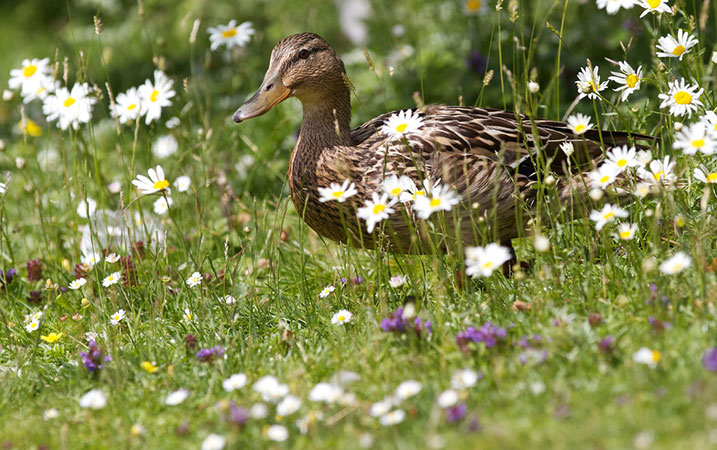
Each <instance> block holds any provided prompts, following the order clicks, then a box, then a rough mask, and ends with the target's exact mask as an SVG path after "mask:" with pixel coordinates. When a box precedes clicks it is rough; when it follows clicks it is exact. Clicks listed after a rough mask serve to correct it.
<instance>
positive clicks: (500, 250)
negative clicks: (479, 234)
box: [466, 243, 512, 277]
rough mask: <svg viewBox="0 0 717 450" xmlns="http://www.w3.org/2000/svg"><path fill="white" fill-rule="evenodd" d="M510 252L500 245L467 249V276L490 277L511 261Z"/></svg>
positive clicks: (494, 244)
mask: <svg viewBox="0 0 717 450" xmlns="http://www.w3.org/2000/svg"><path fill="white" fill-rule="evenodd" d="M511 256H512V255H511V253H510V250H509V249H508V248H507V247H503V246H502V245H500V244H496V243H493V244H488V245H487V246H485V247H466V275H468V276H471V277H474V276H476V275H480V276H483V277H489V276H491V275H492V274H493V271H494V270H496V269H498V268H499V267H500V266H502V265H503V263H505V262H506V261H510V258H511Z"/></svg>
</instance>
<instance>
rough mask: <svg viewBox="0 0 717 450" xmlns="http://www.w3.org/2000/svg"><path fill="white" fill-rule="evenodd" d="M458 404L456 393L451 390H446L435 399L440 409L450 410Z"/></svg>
mask: <svg viewBox="0 0 717 450" xmlns="http://www.w3.org/2000/svg"><path fill="white" fill-rule="evenodd" d="M456 403H458V392H456V391H454V390H453V389H446V390H445V391H443V392H441V393H440V394H439V395H438V397H437V398H436V404H438V406H440V407H441V408H444V409H445V408H450V407H451V406H454V405H455V404H456Z"/></svg>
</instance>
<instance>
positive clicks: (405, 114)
mask: <svg viewBox="0 0 717 450" xmlns="http://www.w3.org/2000/svg"><path fill="white" fill-rule="evenodd" d="M422 126H423V119H422V118H421V116H420V115H419V113H418V110H416V111H413V110H411V109H408V110H406V111H400V112H399V113H398V114H396V113H393V114H391V117H389V118H388V119H387V120H386V121H385V122H384V124H383V125H382V126H381V133H383V134H384V135H386V136H388V137H390V138H391V139H400V138H402V137H404V136H407V135H409V134H412V133H416V132H417V131H418V130H420V129H421V127H422Z"/></svg>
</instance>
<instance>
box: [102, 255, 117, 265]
mask: <svg viewBox="0 0 717 450" xmlns="http://www.w3.org/2000/svg"><path fill="white" fill-rule="evenodd" d="M119 259H120V257H119V255H118V254H117V253H110V254H109V255H107V256H105V262H108V263H110V264H114V263H116V262H117V261H119Z"/></svg>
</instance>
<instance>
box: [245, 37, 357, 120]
mask: <svg viewBox="0 0 717 450" xmlns="http://www.w3.org/2000/svg"><path fill="white" fill-rule="evenodd" d="M345 73H346V70H345V69H344V64H343V62H342V61H341V59H340V58H339V57H338V56H337V55H336V53H335V52H334V50H333V49H332V48H331V47H330V46H329V44H328V43H327V42H326V41H325V40H324V39H323V38H322V37H321V36H318V35H316V34H313V33H301V34H294V35H292V36H289V37H287V38H284V39H283V40H281V41H280V42H279V43H278V44H276V46H275V47H274V50H273V51H272V52H271V61H270V62H269V68H268V69H267V71H266V75H264V81H263V82H262V83H261V86H260V87H259V89H258V90H257V91H256V93H255V94H254V95H253V96H252V97H251V98H250V99H249V100H247V101H246V103H244V104H243V105H242V106H241V107H239V109H237V111H236V112H235V113H234V121H235V122H236V123H239V122H242V121H244V120H246V119H251V118H253V117H257V116H261V115H262V114H264V113H266V112H267V111H269V110H270V109H271V108H273V107H274V106H276V105H278V104H279V103H281V102H283V101H284V100H286V99H287V98H289V97H292V96H293V97H297V98H298V99H299V100H301V102H302V104H304V108H305V109H306V107H307V104H309V105H311V104H314V103H317V104H318V103H322V102H326V101H327V100H328V99H330V98H331V97H332V96H333V97H336V96H337V95H340V96H346V97H347V98H348V100H349V101H350V96H349V94H348V88H347V87H346V86H345V82H344V80H343V76H344V75H343V74H345ZM342 88H343V90H345V91H346V92H345V93H343V92H340V93H338V92H337V91H341V90H342Z"/></svg>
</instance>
